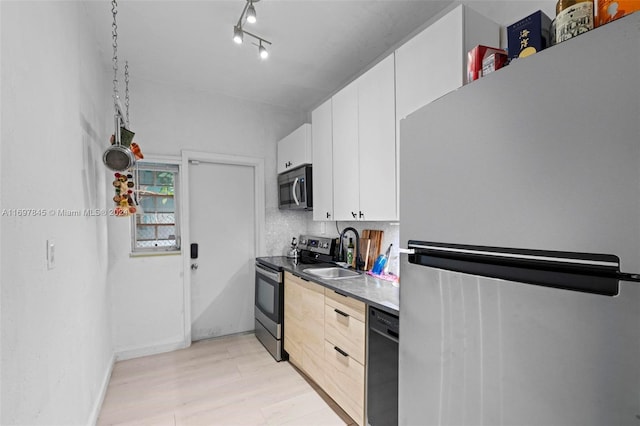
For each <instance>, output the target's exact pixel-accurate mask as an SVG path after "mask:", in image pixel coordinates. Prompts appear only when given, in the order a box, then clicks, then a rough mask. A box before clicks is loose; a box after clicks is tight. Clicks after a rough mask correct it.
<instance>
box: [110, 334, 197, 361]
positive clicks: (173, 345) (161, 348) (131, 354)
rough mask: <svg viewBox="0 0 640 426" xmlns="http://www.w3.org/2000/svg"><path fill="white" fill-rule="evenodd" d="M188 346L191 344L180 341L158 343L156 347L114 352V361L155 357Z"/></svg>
mask: <svg viewBox="0 0 640 426" xmlns="http://www.w3.org/2000/svg"><path fill="white" fill-rule="evenodd" d="M190 344H191V342H185V341H184V340H182V339H181V340H178V341H173V342H168V343H160V344H157V345H151V346H140V347H137V348H128V349H121V350H118V351H116V354H115V357H116V361H124V360H126V359H132V358H140V357H141V356H147V355H156V354H161V353H164V352H171V351H175V350H178V349H184V348H187V347H189V345H190Z"/></svg>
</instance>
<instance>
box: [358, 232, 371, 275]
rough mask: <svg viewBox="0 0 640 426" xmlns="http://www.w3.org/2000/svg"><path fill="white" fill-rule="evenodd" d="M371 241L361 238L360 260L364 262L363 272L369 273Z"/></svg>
mask: <svg viewBox="0 0 640 426" xmlns="http://www.w3.org/2000/svg"><path fill="white" fill-rule="evenodd" d="M370 244H371V240H370V239H369V238H360V259H362V261H363V262H364V266H363V270H364V271H368V270H369V269H370V267H371V264H370V263H369V262H368V260H369V245H370Z"/></svg>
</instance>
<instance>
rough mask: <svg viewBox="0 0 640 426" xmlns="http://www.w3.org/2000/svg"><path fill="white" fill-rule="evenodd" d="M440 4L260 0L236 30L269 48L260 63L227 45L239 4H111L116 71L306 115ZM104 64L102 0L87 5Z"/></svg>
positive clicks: (251, 50)
mask: <svg viewBox="0 0 640 426" xmlns="http://www.w3.org/2000/svg"><path fill="white" fill-rule="evenodd" d="M450 3H452V2H451V1H450V0H447V1H432V0H422V1H416V0H412V1H406V0H390V1H376V0H370V1H364V0H358V1H350V0H261V1H259V2H258V3H256V4H255V8H256V11H257V18H258V20H257V22H256V23H255V24H249V23H246V24H245V25H244V28H245V29H246V30H248V31H250V32H252V33H254V34H256V35H258V36H260V37H263V38H265V39H267V40H269V41H271V42H272V43H273V44H272V45H271V46H267V47H268V49H269V53H270V56H269V58H268V59H267V60H261V59H260V58H259V57H258V48H257V47H256V46H253V45H252V44H251V42H252V41H253V40H252V39H251V38H250V37H246V36H245V41H244V43H243V44H242V45H238V44H236V43H234V42H233V40H232V37H233V26H234V25H235V24H236V23H237V21H238V18H239V17H240V14H241V12H242V9H243V7H244V5H245V1H244V0H199V1H187V0H173V1H158V0H156V1H143V0H127V1H120V2H119V3H118V6H117V12H118V13H117V23H118V59H119V62H120V69H121V70H122V69H124V60H128V61H129V70H130V75H131V78H130V80H131V84H132V85H133V84H134V82H135V79H136V78H140V79H147V80H153V81H156V82H161V83H166V84H172V85H179V86H180V87H185V86H186V87H189V88H193V89H196V90H201V91H205V92H211V93H221V94H226V95H230V96H234V97H238V98H242V99H248V100H252V101H255V102H260V103H266V104H271V105H278V106H281V107H285V108H288V109H292V110H299V111H305V112H306V111H309V110H311V109H312V108H313V107H315V106H316V105H318V104H319V103H320V102H322V101H323V100H325V99H327V98H328V97H329V96H331V95H332V94H333V93H334V92H335V91H336V90H337V89H339V88H341V87H342V86H343V85H344V84H346V83H347V82H348V81H349V80H351V79H352V78H354V77H355V76H357V75H358V74H360V73H361V72H362V71H364V70H365V69H366V68H368V67H369V66H370V65H371V64H372V63H373V62H375V61H376V60H378V59H381V55H383V54H384V53H388V52H390V51H391V49H392V48H394V47H396V46H397V45H398V44H399V43H400V42H401V41H403V40H404V39H406V38H407V36H408V35H410V34H412V33H413V32H415V31H416V30H417V29H419V28H420V27H422V26H424V24H425V23H426V22H427V21H429V20H430V19H431V18H432V17H433V16H434V15H437V14H438V13H439V12H440V11H442V9H444V8H445V7H447V6H448V5H449V4H450ZM85 7H86V12H87V15H88V18H89V20H90V21H91V22H92V23H94V28H95V31H96V36H97V38H98V43H99V48H100V51H101V52H103V54H104V56H105V63H109V64H111V56H112V53H113V52H112V45H111V44H112V38H111V24H112V21H113V17H112V14H111V2H109V1H99V2H97V1H96V2H86V3H85Z"/></svg>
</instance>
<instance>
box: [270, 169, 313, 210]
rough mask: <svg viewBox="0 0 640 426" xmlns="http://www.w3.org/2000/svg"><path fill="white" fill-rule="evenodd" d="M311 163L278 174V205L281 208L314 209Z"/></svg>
mask: <svg viewBox="0 0 640 426" xmlns="http://www.w3.org/2000/svg"><path fill="white" fill-rule="evenodd" d="M311 187H312V178H311V165H309V164H308V165H305V166H300V167H298V168H296V169H293V170H289V171H288V172H284V173H280V174H279V175H278V206H279V207H280V208H281V209H297V210H313V190H312V188H311Z"/></svg>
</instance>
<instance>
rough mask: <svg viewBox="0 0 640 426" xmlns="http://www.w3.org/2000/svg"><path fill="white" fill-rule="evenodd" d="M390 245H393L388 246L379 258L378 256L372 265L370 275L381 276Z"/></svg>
mask: <svg viewBox="0 0 640 426" xmlns="http://www.w3.org/2000/svg"><path fill="white" fill-rule="evenodd" d="M392 245H393V244H389V248H388V249H387V251H386V252H385V254H381V255H380V256H378V258H377V259H376V261H375V262H374V263H373V268H372V269H371V273H372V274H375V275H380V274H382V271H383V270H384V268H385V265H386V264H387V261H388V260H389V255H390V254H391V246H392Z"/></svg>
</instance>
